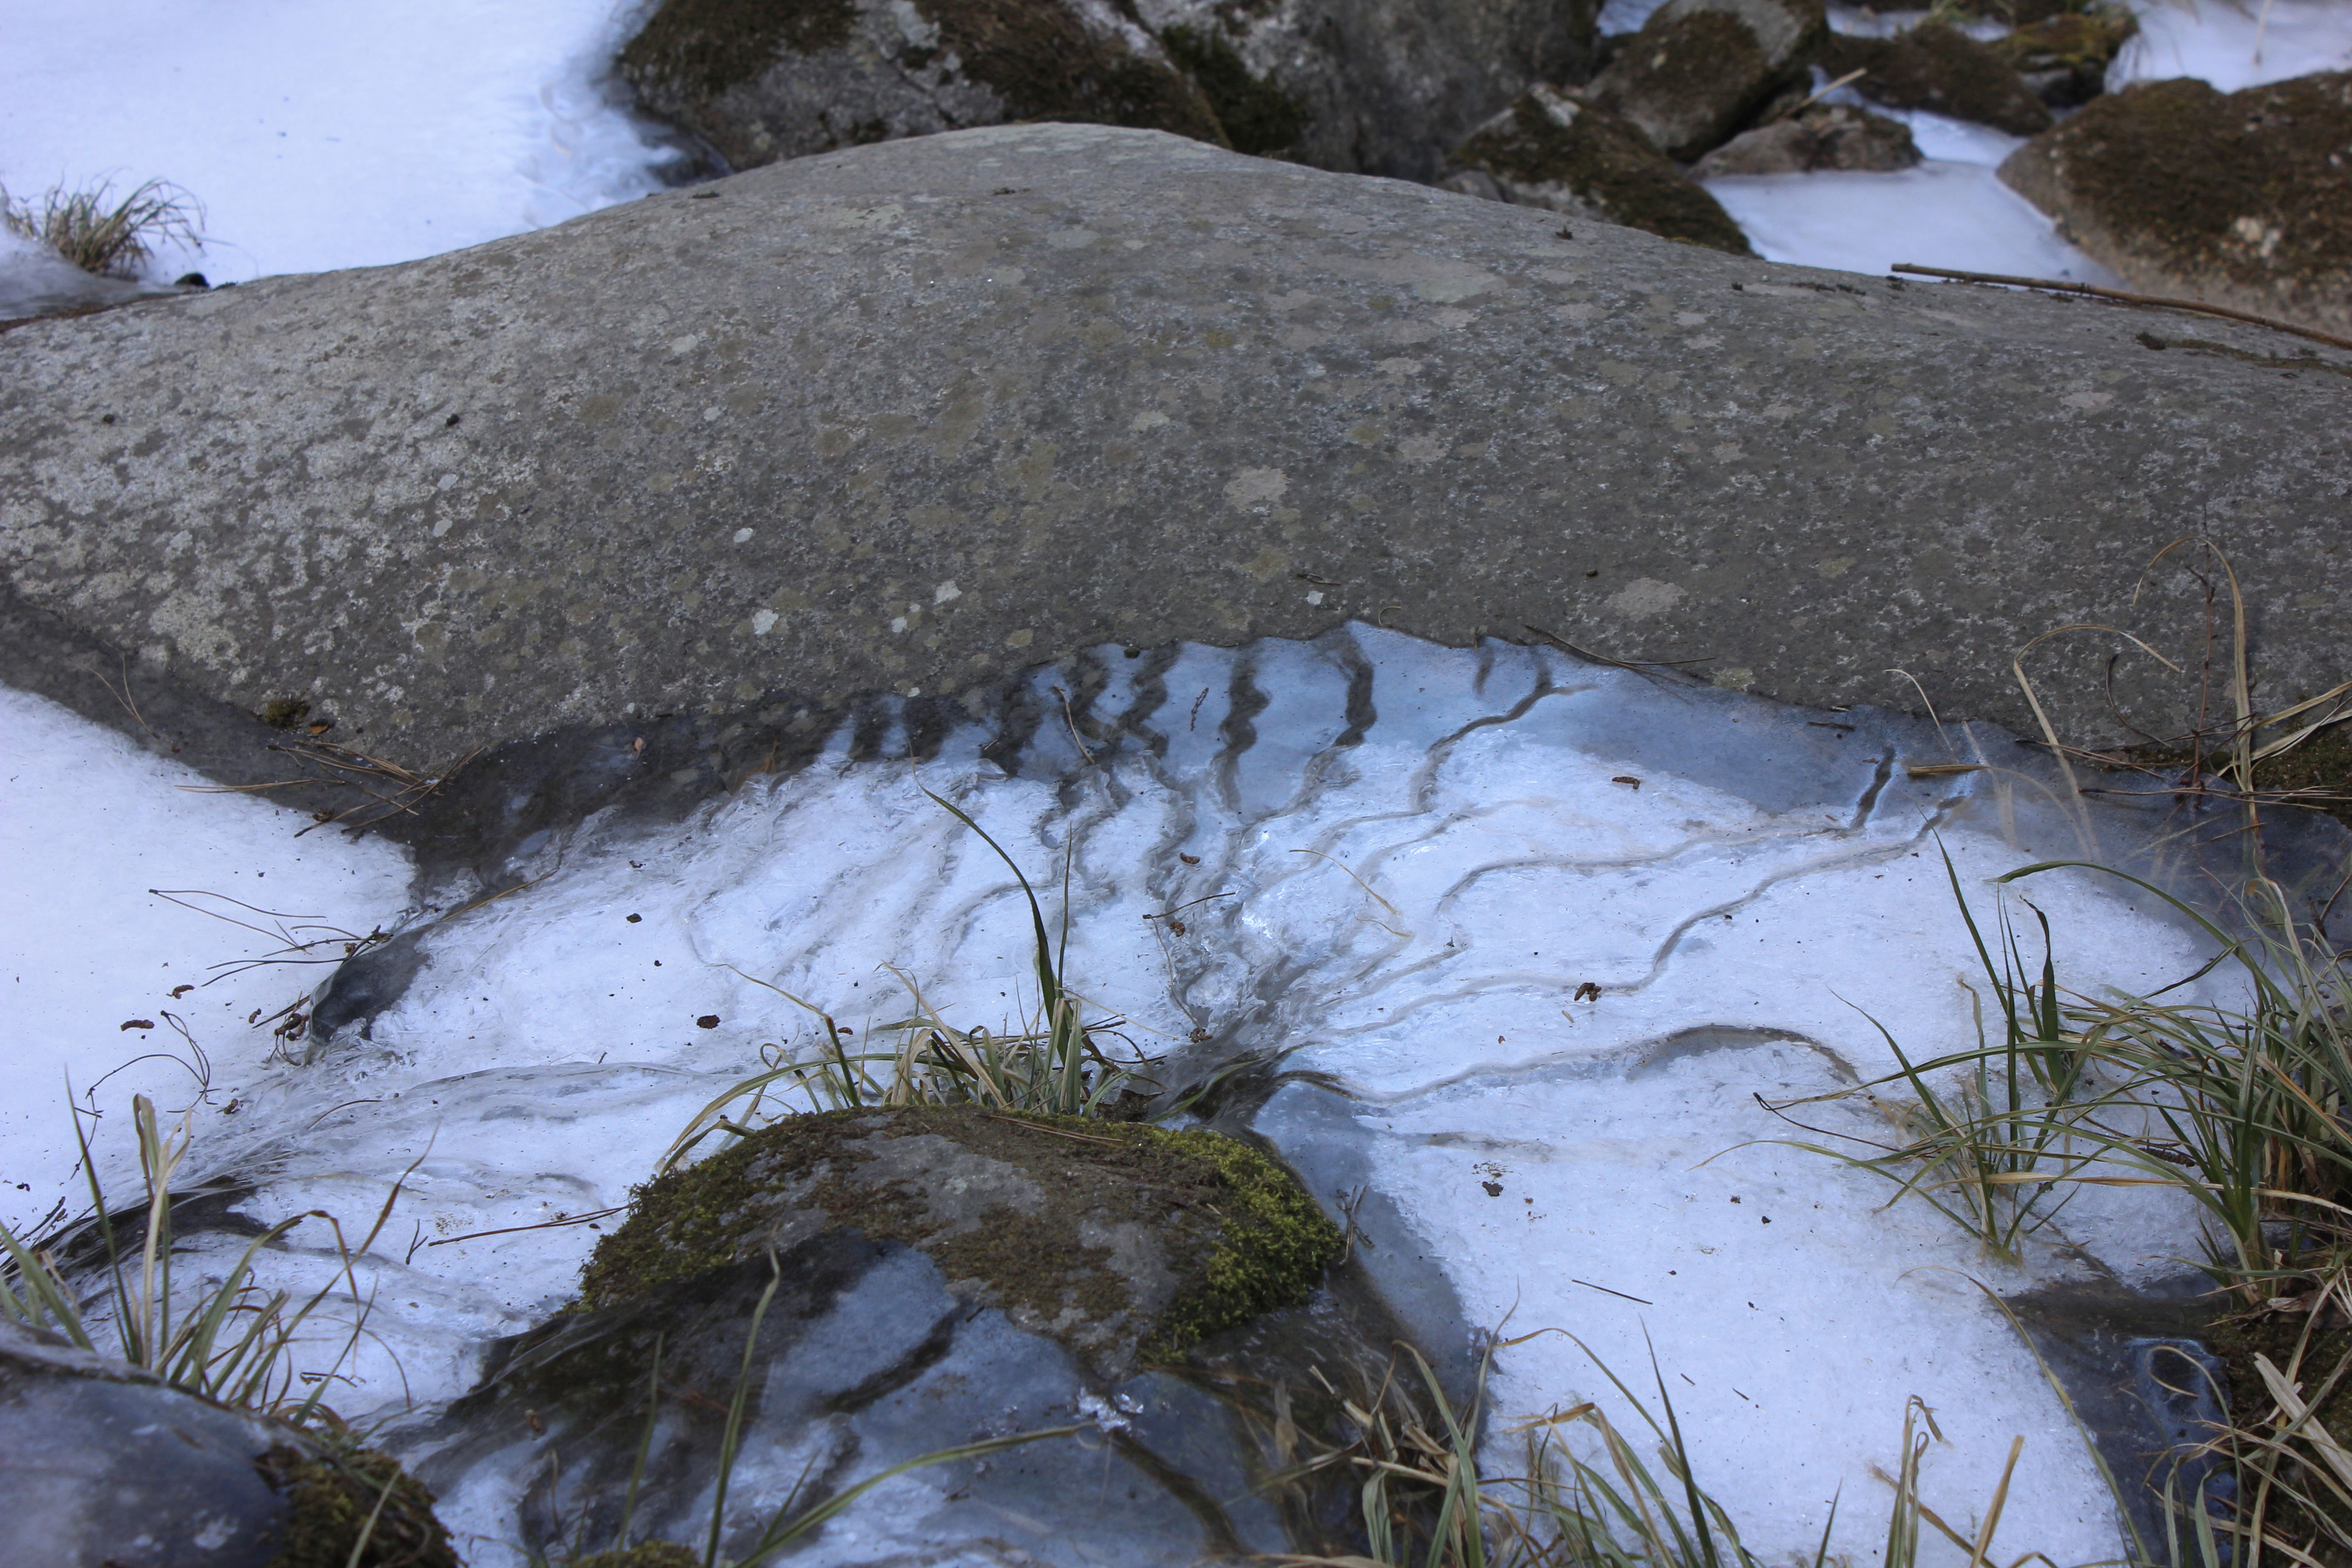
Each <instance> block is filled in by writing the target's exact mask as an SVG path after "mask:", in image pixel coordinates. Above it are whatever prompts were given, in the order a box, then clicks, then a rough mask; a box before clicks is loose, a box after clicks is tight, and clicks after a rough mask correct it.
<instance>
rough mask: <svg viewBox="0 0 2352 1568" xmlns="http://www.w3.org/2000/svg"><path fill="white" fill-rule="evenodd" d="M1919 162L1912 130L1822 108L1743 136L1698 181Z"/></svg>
mask: <svg viewBox="0 0 2352 1568" xmlns="http://www.w3.org/2000/svg"><path fill="white" fill-rule="evenodd" d="M1918 162H1919V149H1918V147H1917V145H1916V143H1914V142H1912V140H1911V130H1910V127H1908V126H1906V125H1905V124H1904V123H1903V122H1902V121H1896V120H1889V119H1887V118H1886V116H1885V115H1883V114H1873V113H1871V112H1870V110H1866V109H1856V108H1854V107H1853V105H1852V104H1844V103H1816V104H1812V105H1811V106H1809V107H1807V108H1805V109H1801V110H1798V111H1797V112H1796V113H1795V114H1792V115H1790V116H1788V117H1786V118H1784V119H1780V120H1775V121H1771V122H1770V123H1769V124H1766V125H1759V126H1758V127H1757V128H1756V129H1755V130H1753V131H1743V132H1740V133H1739V134H1738V135H1737V136H1735V137H1733V138H1732V139H1731V140H1730V141H1728V142H1725V143H1724V144H1723V145H1722V146H1720V147H1717V149H1716V150H1715V151H1714V152H1712V153H1708V154H1707V155H1706V157H1704V158H1701V159H1700V160H1699V161H1698V163H1696V164H1695V165H1694V166H1693V167H1692V169H1691V172H1690V173H1691V178H1692V179H1694V180H1712V179H1715V178H1717V177H1718V176H1720V175H1724V174H1813V173H1815V172H1817V171H1819V170H1822V169H1908V168H1910V167H1911V166H1912V165H1913V164H1915V163H1918Z"/></svg>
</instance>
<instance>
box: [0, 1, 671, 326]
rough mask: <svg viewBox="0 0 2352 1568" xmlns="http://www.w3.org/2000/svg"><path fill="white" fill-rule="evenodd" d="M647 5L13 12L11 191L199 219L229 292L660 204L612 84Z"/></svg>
mask: <svg viewBox="0 0 2352 1568" xmlns="http://www.w3.org/2000/svg"><path fill="white" fill-rule="evenodd" d="M637 9H638V7H637V5H636V0H618V3H617V4H616V0H485V3H470V0H416V3H415V4H411V5H362V4H358V3H357V0H212V3H210V4H207V5H202V6H192V5H185V4H175V3H173V0H118V3H115V4H110V5H81V4H77V3H75V0H0V45H4V46H5V47H0V185H5V187H6V188H7V190H8V191H9V193H10V194H11V195H15V196H16V197H18V198H24V197H28V196H37V195H39V194H40V193H42V192H43V191H45V190H47V189H48V188H50V187H51V186H54V185H59V184H62V185H65V186H68V187H69V188H71V187H79V186H81V185H84V184H89V183H93V182H96V181H99V180H102V179H108V178H111V179H112V180H113V181H114V183H115V185H116V188H117V190H118V191H127V190H128V189H130V187H131V186H133V185H136V184H139V183H140V182H142V181H143V180H148V179H162V180H167V181H170V182H172V183H173V184H177V185H179V186H181V187H182V188H183V189H184V190H186V191H187V192H189V193H190V194H191V195H194V197H195V198H196V199H197V200H198V201H199V202H201V203H202V204H203V205H204V208H205V215H206V216H205V234H206V235H207V236H209V242H208V243H207V244H206V245H205V247H204V250H203V252H202V254H201V255H194V254H188V253H185V252H179V251H174V252H173V253H172V254H169V255H165V256H161V257H159V258H157V259H156V261H155V264H154V266H153V268H152V276H154V277H157V278H160V279H171V278H173V277H176V276H178V275H179V274H181V273H183V272H186V271H190V270H201V271H203V272H204V273H205V274H206V275H207V276H208V277H209V278H210V279H212V280H213V281H214V282H215V283H221V282H234V281H242V280H245V279H253V278H257V277H260V276H263V275H265V274H272V273H282V272H314V271H324V270H327V269H330V268H342V267H373V266H381V265H383V264H384V263H386V262H393V261H406V260H410V259H413V258H416V257H421V256H432V255H436V254H437V253H439V252H442V251H446V250H456V249H458V248H460V247H465V246H469V245H478V244H480V243H482V242H483V241H485V240H490V239H496V238H499V237H501V236H504V235H509V234H517V233H520V232H522V231H523V230H526V229H531V228H537V227H541V226H544V225H547V224H551V223H559V222H562V220H563V219H565V218H568V217H573V216H578V215H579V214H581V213H584V212H589V211H592V210H593V209H595V208H597V207H600V206H604V205H610V204H611V203H614V202H620V201H627V200H630V199H632V198H634V197H636V196H639V195H645V194H646V193H648V192H650V191H652V190H654V189H656V188H657V186H658V184H659V181H658V180H657V178H656V174H655V170H656V166H657V165H658V164H659V163H661V162H662V161H663V158H664V156H665V155H664V154H663V153H660V152H659V151H657V150H656V148H654V147H653V146H651V145H649V144H648V143H647V142H646V140H645V139H644V137H643V136H642V135H641V134H640V133H639V132H638V130H637V128H636V127H635V125H634V124H633V123H632V122H631V121H630V119H629V117H628V116H627V115H626V114H625V113H624V112H623V111H622V110H620V109H618V108H617V107H615V105H614V102H613V101H611V100H610V99H609V98H608V95H607V94H606V92H605V90H604V87H603V85H602V83H603V79H604V75H605V72H606V71H607V69H608V68H609V63H610V61H611V59H612V57H613V55H614V51H615V50H617V48H618V47H620V45H621V43H622V42H623V41H624V40H625V38H626V37H628V35H629V31H630V26H631V24H632V21H633V18H634V16H635V13H636V11H637Z"/></svg>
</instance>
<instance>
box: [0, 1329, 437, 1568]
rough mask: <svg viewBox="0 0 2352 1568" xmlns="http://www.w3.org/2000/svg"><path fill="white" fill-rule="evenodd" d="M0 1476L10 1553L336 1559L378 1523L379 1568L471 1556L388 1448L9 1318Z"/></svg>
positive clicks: (291, 1567)
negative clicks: (176, 1384)
mask: <svg viewBox="0 0 2352 1568" xmlns="http://www.w3.org/2000/svg"><path fill="white" fill-rule="evenodd" d="M387 1488H389V1497H388V1499H387V1500H386V1505H385V1506H384V1507H383V1509H382V1510H381V1511H378V1510H377V1509H376V1503H377V1500H378V1498H379V1497H380V1496H384V1495H385V1492H386V1489H387ZM0 1489H5V1496H6V1498H7V1504H6V1506H5V1508H0V1562H5V1563H28V1564H29V1563H39V1564H42V1568H195V1565H198V1564H201V1565H203V1568H328V1565H329V1564H335V1565H341V1564H346V1563H350V1562H351V1561H352V1548H353V1546H354V1545H355V1544H357V1543H358V1542H359V1541H360V1538H361V1534H362V1531H363V1530H366V1531H368V1546H367V1549H366V1550H365V1551H364V1552H362V1555H361V1556H360V1557H359V1559H358V1561H359V1562H360V1563H362V1564H364V1565H366V1568H390V1565H391V1564H394V1563H398V1564H402V1565H403V1568H456V1565H457V1557H456V1555H455V1554H454V1553H453V1552H451V1551H450V1549H449V1543H448V1539H447V1537H446V1534H445V1533H444V1532H443V1531H442V1530H441V1526H440V1524H439V1523H438V1521H436V1520H435V1518H434V1516H433V1509H432V1503H433V1500H432V1497H431V1496H430V1494H428V1493H426V1492H425V1490H424V1489H423V1488H422V1487H421V1486H419V1485H418V1484H417V1483H416V1482H415V1481H414V1480H413V1479H408V1478H406V1477H404V1476H401V1475H399V1473H398V1470H397V1467H395V1466H394V1465H393V1463H392V1462H391V1461H390V1460H389V1459H387V1458H384V1457H383V1456H382V1455H378V1454H372V1453H367V1452H364V1451H362V1450H358V1449H356V1448H339V1447H335V1446H333V1445H331V1444H328V1443H324V1442H322V1441H320V1439H319V1438H317V1437H316V1436H313V1435H311V1434H310V1433H307V1432H301V1431H298V1430H296V1429H295V1428H293V1427H290V1426H286V1425H285V1424H284V1423H282V1422H278V1421H272V1420H269V1419H267V1418H265V1417H262V1416H258V1415H249V1414H247V1413H245V1412H242V1411H236V1410H231V1409H227V1408H226V1407H224V1406H222V1405H215V1404H214V1403H212V1402H211V1401H210V1400H206V1399H201V1398H198V1397H196V1396H195V1395H194V1394H184V1393H182V1392H181V1391H180V1390H178V1389H175V1388H173V1387H171V1386H170V1385H169V1384H166V1383H165V1382H164V1381H163V1379H162V1378H160V1377H157V1376H155V1375H154V1374H152V1373H147V1372H142V1371H141V1370H140V1369H138V1368H136V1367H132V1366H130V1365H127V1364H126V1363H121V1362H118V1361H113V1360H110V1358H107V1357H104V1356H99V1355H93V1354H91V1353H90V1352H87V1351H82V1350H79V1349H76V1348H74V1347H73V1346H71V1345H69V1344H68V1343H67V1342H65V1341H64V1340H62V1339H60V1338H59V1337H58V1336H57V1335H54V1334H50V1333H47V1332H44V1331H40V1330H37V1329H32V1328H28V1327H26V1326H25V1325H23V1324H21V1323H17V1322H15V1321H9V1320H6V1319H0ZM372 1513H373V1514H374V1515H375V1519H374V1523H373V1527H372V1528H370V1527H369V1526H368V1523H367V1521H368V1520H369V1517H370V1515H371V1514H372Z"/></svg>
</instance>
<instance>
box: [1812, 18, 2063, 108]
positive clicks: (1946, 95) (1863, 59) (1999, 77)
mask: <svg viewBox="0 0 2352 1568" xmlns="http://www.w3.org/2000/svg"><path fill="white" fill-rule="evenodd" d="M1813 58H1814V61H1815V63H1816V64H1818V65H1819V66H1820V67H1821V68H1822V69H1823V70H1825V71H1827V72H1829V74H1830V75H1831V76H1832V77H1843V76H1845V75H1848V74H1849V73H1851V72H1853V71H1860V72H1862V73H1863V74H1862V75H1861V76H1860V77H1859V78H1858V79H1856V80H1855V81H1854V83H1853V89H1854V90H1855V91H1856V92H1858V93H1860V94H1861V95H1862V96H1863V97H1864V98H1866V99H1869V100H1871V101H1872V102H1874V103H1883V104H1885V105H1886V106H1887V107H1888V108H1890V109H1924V110H1928V111H1930V112H1932V113H1936V114H1944V115H1949V116H1950V117H1951V118H1953V119H1954V120H1971V121H1976V122H1977V123H1978V124H1979V125H1990V126H1991V127H1992V128H1993V129H1994V130H1996V131H2006V132H2009V133H2010V134H2011V135H2012V136H2032V135H2034V134H2035V133H2037V132H2042V131H2047V130H2048V129H2050V123H2051V121H2050V106H2049V105H2048V104H2046V103H2043V102H2042V100H2041V99H2040V98H2038V97H2036V96H2035V95H2034V92H2033V89H2032V88H2030V87H2028V86H2027V85H2026V84H2025V81H2024V79H2022V78H2021V77H2020V76H2019V75H2018V74H2017V71H2016V69H2015V68H2013V67H2012V66H2011V64H2010V62H2009V59H2008V58H2007V57H2005V56H2004V55H2003V54H2002V53H2001V51H2000V50H1999V49H1996V48H1994V47H1992V46H1991V45H1990V44H1980V43H1979V42H1977V40H1976V39H1974V38H1971V37H1969V36H1968V35H1967V34H1966V33H1963V32H1961V31H1960V30H1959V29H1958V28H1957V27H1948V26H1944V25H1943V24H1942V23H1940V22H1923V23H1921V24H1920V25H1919V26H1916V27H1914V28H1912V29H1911V30H1910V31H1909V32H1907V33H1904V34H1901V35H1900V36H1898V37H1892V38H1856V37H1847V36H1846V35H1844V34H1842V33H1832V34H1830V35H1828V36H1827V37H1824V38H1822V42H1821V45H1820V47H1819V48H1818V49H1816V50H1815V52H1814V56H1813Z"/></svg>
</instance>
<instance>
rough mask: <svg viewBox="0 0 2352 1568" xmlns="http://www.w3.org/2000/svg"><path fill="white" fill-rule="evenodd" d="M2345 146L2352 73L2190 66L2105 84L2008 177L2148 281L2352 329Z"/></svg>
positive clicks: (2349, 141) (2350, 155)
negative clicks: (2142, 80)
mask: <svg viewBox="0 0 2352 1568" xmlns="http://www.w3.org/2000/svg"><path fill="white" fill-rule="evenodd" d="M2347 149H2352V72H2342V71H2338V72H2332V73H2327V74H2323V75H2318V76H2307V77H2298V78H2296V79H2294V80H2291V81H2283V82H2273V83H2271V84H2270V85H2268V86H2263V87H2253V88H2248V89H2245V90H2244V91H2242V92H2235V93H2227V94H2224V93H2221V92H2217V91H2215V90H2214V89H2212V88H2211V87H2210V86H2208V85H2207V84H2206V83H2204V82H2201V81H2196V80H2192V79H2181V80H2176V81H2159V82H2149V83H2146V84H2143V85H2140V86H2136V87H2132V88H2129V89H2126V90H2125V91H2123V92H2121V93H2117V94H2115V95H2113V96H2110V97H2106V98H2102V99H2100V100H2097V101H2096V102H2095V103H2093V104H2091V105H2090V106H2089V107H2087V108H2085V109H2084V110H2083V111H2082V112H2081V113H2079V114H2076V115H2075V116H2074V117H2073V118H2072V119H2070V120H2068V121H2066V122H2065V123H2064V124H2063V125H2061V126H2059V127H2058V128H2057V129H2056V130H2054V131H2052V132H2049V133H2048V134H2046V135H2043V136H2040V137H2037V138H2035V139H2034V140H2033V141H2032V142H2028V143H2027V144H2026V145H2024V146H2023V147H2021V148H2019V149H2018V150H2017V151H2016V152H2015V153H2011V155H2010V156H2009V158H2008V159H2007V161H2005V162H2004V163H2002V164H2001V166H2000V177H2001V179H2002V181H2003V182H2004V183H2005V184H2008V185H2009V186H2010V187H2011V189H2013V190H2015V191H2017V192H2018V193H2019V194H2020V195H2023V196H2024V197H2025V198H2026V199H2027V200H2028V201H2031V202H2032V203H2033V205H2036V206H2038V207H2040V208H2041V209H2042V211H2043V212H2046V213H2048V214H2049V215H2050V216H2053V217H2054V218H2056V219H2057V220H2058V224H2059V227H2060V229H2061V231H2062V232H2063V233H2064V234H2065V235H2066V237H2068V238H2069V239H2070V240H2072V241H2073V242H2074V244H2075V245H2077V246H2079V247H2082V249H2083V250H2084V252H2085V253H2087V254H2088V255H2089V256H2090V257H2092V258H2093V259H2095V260H2096V261H2098V262H2100V263H2101V264H2102V265H2104V266H2106V267H2109V268H2113V269H2115V271H2116V272H2117V273H2119V274H2121V275H2122V276H2123V277H2124V279H2126V281H2128V282H2129V283H2130V284H2131V285H2132V286H2133V287H2134V288H2136V289H2140V290H2143V291H2145V292H2147V293H2152V294H2164V295H2170V296H2175V297H2179V298H2188V299H2196V300H2205V301H2206V302H2208V303H2210V304H2216V305H2227V306H2230V307H2231V308H2233V309H2236V310H2252V311H2255V312H2257V313H2260V314H2263V315H2268V316H2276V317H2281V318H2283V319H2284V320H2287V321H2295V322H2299V323H2301V324H2303V325H2305V326H2310V327H2315V328H2317V329H2319V330H2322V331H2333V332H2338V333H2352V152H2347Z"/></svg>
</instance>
